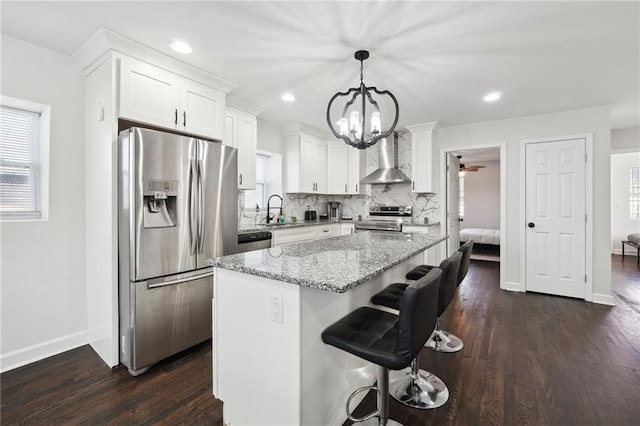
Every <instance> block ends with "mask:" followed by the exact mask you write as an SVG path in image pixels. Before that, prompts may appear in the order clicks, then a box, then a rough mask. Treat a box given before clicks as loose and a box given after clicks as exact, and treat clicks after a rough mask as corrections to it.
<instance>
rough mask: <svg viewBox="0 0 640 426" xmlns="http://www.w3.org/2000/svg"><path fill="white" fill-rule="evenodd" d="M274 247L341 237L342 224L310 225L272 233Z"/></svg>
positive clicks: (277, 230)
mask: <svg viewBox="0 0 640 426" xmlns="http://www.w3.org/2000/svg"><path fill="white" fill-rule="evenodd" d="M271 233H272V237H271V245H272V246H273V247H276V246H282V245H286V244H293V243H299V242H302V241H309V240H317V239H319V238H329V237H337V236H338V235H340V224H337V223H336V224H333V223H331V224H326V225H309V226H300V227H297V228H289V229H276V230H273V231H271Z"/></svg>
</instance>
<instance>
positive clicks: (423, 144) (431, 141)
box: [406, 122, 438, 192]
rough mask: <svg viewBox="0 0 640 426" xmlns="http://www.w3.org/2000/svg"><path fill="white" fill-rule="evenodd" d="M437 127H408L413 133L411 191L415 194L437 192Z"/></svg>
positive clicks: (428, 125) (431, 125)
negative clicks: (434, 178)
mask: <svg viewBox="0 0 640 426" xmlns="http://www.w3.org/2000/svg"><path fill="white" fill-rule="evenodd" d="M436 126H437V123H436V122H433V123H425V124H417V125H415V126H406V127H407V130H409V132H410V133H411V181H412V182H411V190H412V191H413V192H435V188H434V181H433V172H434V169H435V167H434V165H436V162H437V160H438V156H437V143H436Z"/></svg>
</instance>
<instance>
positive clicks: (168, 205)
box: [143, 180, 178, 228]
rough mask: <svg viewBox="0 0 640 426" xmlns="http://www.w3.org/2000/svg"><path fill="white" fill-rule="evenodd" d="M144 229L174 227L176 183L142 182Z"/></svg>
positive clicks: (166, 181)
mask: <svg viewBox="0 0 640 426" xmlns="http://www.w3.org/2000/svg"><path fill="white" fill-rule="evenodd" d="M143 197H144V203H143V206H144V207H143V208H144V215H143V221H144V224H143V226H144V227H145V228H168V227H171V226H176V217H177V212H176V208H177V198H178V182H176V181H173V180H147V181H145V182H144V191H143Z"/></svg>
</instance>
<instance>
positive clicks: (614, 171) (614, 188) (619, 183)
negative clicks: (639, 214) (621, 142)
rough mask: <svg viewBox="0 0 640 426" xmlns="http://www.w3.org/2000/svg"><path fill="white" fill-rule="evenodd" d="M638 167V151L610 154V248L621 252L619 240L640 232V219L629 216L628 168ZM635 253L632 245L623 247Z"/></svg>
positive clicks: (613, 251) (639, 158)
mask: <svg viewBox="0 0 640 426" xmlns="http://www.w3.org/2000/svg"><path fill="white" fill-rule="evenodd" d="M631 167H640V152H628V153H622V154H612V155H611V249H612V253H616V254H621V253H622V247H621V243H620V241H622V240H626V239H627V235H629V234H633V233H638V232H640V219H631V218H630V217H629V169H630V168H631ZM629 253H631V254H634V255H635V254H636V250H635V249H634V248H633V247H629V246H627V247H625V255H626V254H629Z"/></svg>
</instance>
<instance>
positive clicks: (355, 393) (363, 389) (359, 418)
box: [346, 386, 380, 422]
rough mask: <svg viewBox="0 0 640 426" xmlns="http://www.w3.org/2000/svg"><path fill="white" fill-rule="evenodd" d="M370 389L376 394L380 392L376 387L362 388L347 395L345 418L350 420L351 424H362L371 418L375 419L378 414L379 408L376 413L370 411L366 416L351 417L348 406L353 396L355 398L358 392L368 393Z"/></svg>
mask: <svg viewBox="0 0 640 426" xmlns="http://www.w3.org/2000/svg"><path fill="white" fill-rule="evenodd" d="M372 389H375V391H376V392H378V393H379V392H380V389H378V387H377V386H363V387H361V388H358V389H356V390H355V391H353V392H352V393H351V395H349V399H347V406H346V408H347V418H348V419H349V420H351V421H352V422H364V421H365V420H369V419H371V418H373V417H376V416H378V415H379V414H380V408H378V409H377V410H376V411H372V412H371V413H369V414H367V415H366V416H363V417H353V416H352V415H351V409H350V405H351V400H352V399H353V397H354V396H356V395H357V394H359V393H360V392H364V391H370V390H372Z"/></svg>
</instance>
